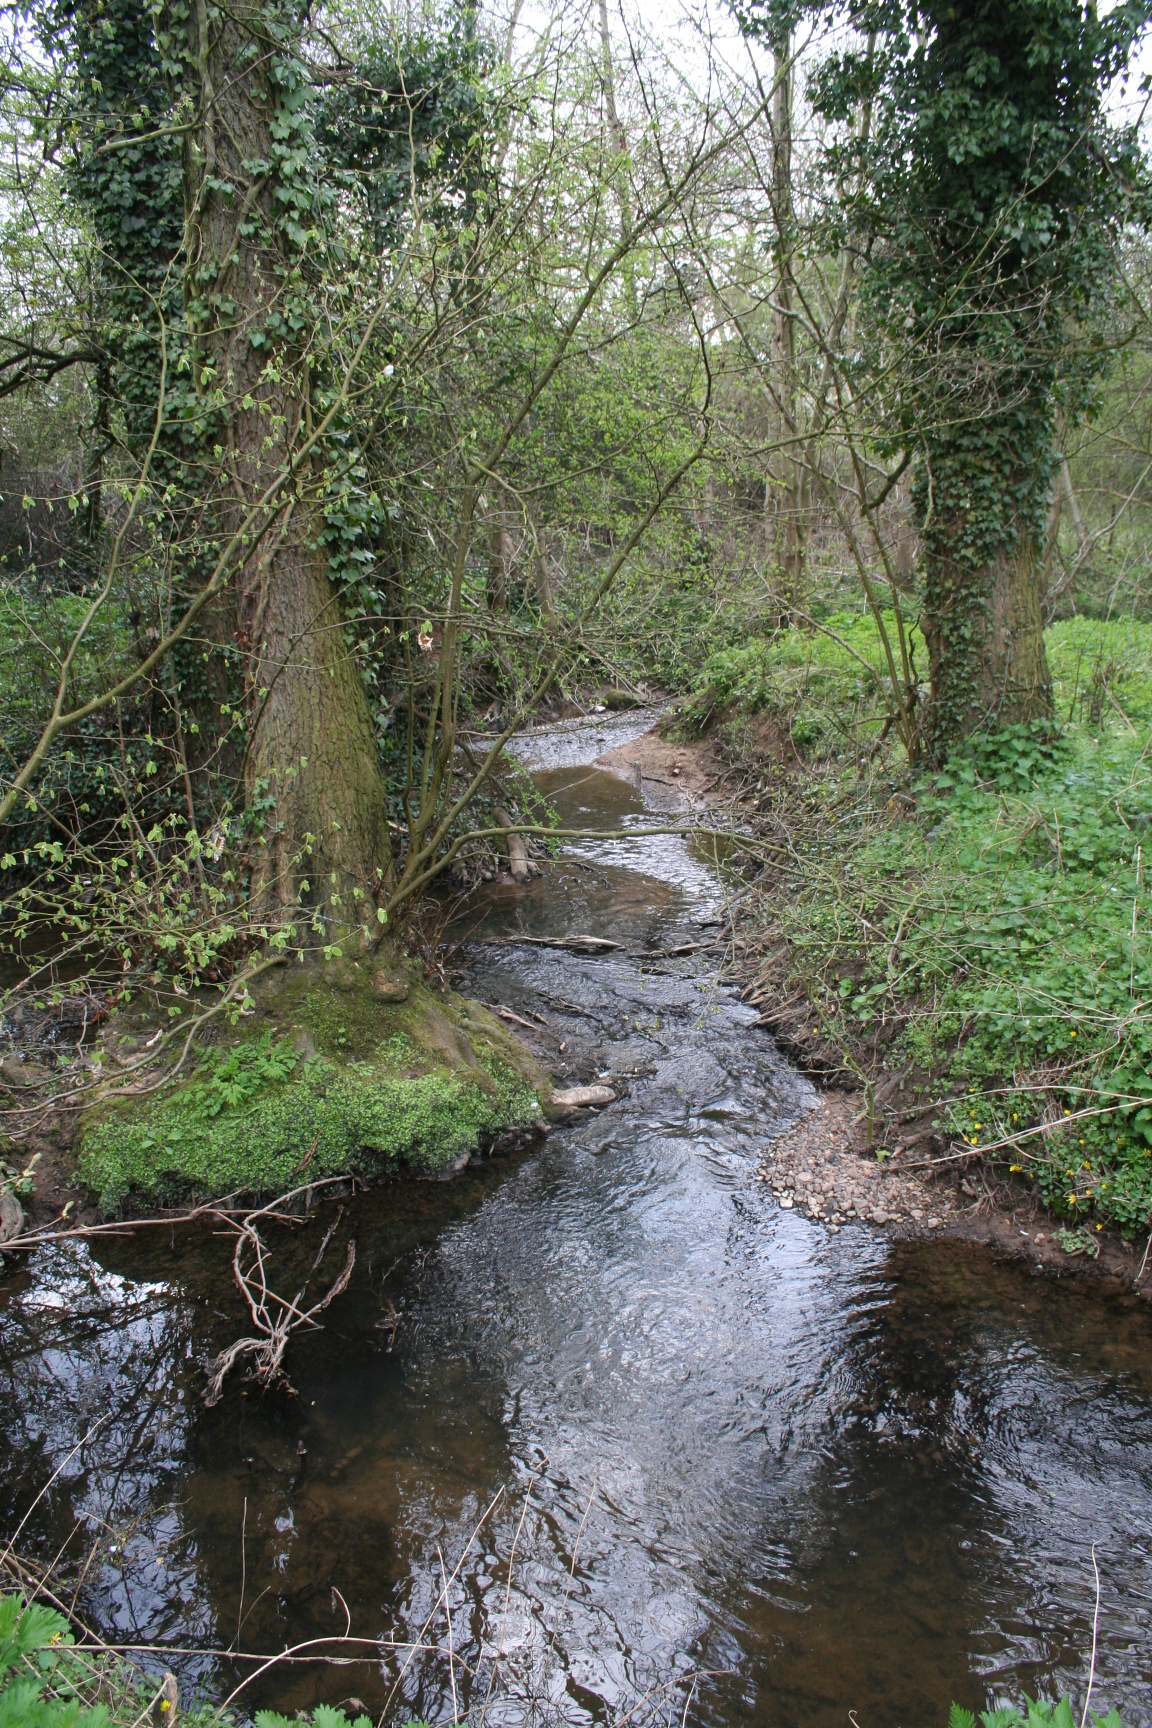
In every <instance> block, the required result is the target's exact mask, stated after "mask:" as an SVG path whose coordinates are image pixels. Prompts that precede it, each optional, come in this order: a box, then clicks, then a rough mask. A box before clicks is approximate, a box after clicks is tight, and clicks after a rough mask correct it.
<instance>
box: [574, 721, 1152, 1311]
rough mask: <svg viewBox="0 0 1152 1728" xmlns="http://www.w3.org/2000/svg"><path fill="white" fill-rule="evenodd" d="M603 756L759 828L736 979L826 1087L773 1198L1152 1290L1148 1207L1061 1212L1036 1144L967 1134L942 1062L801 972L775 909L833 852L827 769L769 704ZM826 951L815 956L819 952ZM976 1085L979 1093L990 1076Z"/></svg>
mask: <svg viewBox="0 0 1152 1728" xmlns="http://www.w3.org/2000/svg"><path fill="white" fill-rule="evenodd" d="M599 765H600V766H602V767H606V768H608V769H610V770H611V771H612V772H613V773H616V774H619V775H621V776H622V777H624V778H625V779H628V780H630V782H631V783H632V784H633V785H634V786H642V787H643V792H644V797H645V799H646V801H647V802H648V804H649V805H650V806H651V807H652V808H662V809H666V810H673V809H677V808H679V809H683V810H685V811H696V812H697V813H698V814H700V815H701V816H703V817H705V818H706V819H710V820H712V821H717V822H718V824H720V825H722V824H725V823H726V824H729V825H730V826H731V827H732V828H733V829H734V830H735V831H737V832H739V833H742V834H744V835H746V836H747V837H748V845H747V850H746V851H745V852H744V853H743V856H742V857H741V858H740V860H739V862H740V864H741V866H742V872H741V873H742V876H743V882H742V883H741V882H738V881H734V882H733V883H732V885H731V887H730V889H729V892H728V894H727V896H726V907H727V916H728V918H729V927H728V935H727V942H726V948H725V957H724V958H725V972H726V976H727V977H729V978H730V979H731V980H733V981H734V982H735V983H736V984H737V985H738V986H739V987H741V991H742V997H743V999H745V1000H748V1001H750V1002H751V1003H752V1004H753V1005H754V1006H755V1007H756V1008H757V1009H758V1010H759V1024H761V1025H763V1026H765V1027H766V1028H767V1029H768V1030H769V1031H770V1032H771V1033H772V1035H773V1037H774V1039H775V1040H776V1043H777V1044H778V1046H779V1047H780V1048H781V1049H782V1050H783V1051H784V1052H785V1054H786V1055H787V1056H788V1057H789V1058H790V1059H791V1060H792V1061H793V1062H794V1063H795V1064H796V1065H797V1066H798V1067H799V1068H800V1069H801V1071H802V1072H804V1073H806V1074H807V1075H809V1076H810V1078H811V1079H812V1080H813V1082H814V1084H815V1085H816V1086H817V1087H818V1088H819V1089H820V1091H821V1094H822V1096H821V1103H820V1107H819V1108H818V1109H817V1110H816V1111H814V1112H813V1113H812V1115H811V1116H809V1117H806V1118H804V1119H803V1120H801V1121H800V1122H798V1123H797V1124H796V1125H795V1126H794V1127H793V1128H792V1129H791V1130H790V1131H789V1133H788V1134H787V1135H785V1136H783V1137H782V1138H781V1140H779V1141H778V1142H777V1143H776V1144H775V1145H774V1147H773V1149H772V1152H771V1154H770V1155H769V1156H768V1157H767V1158H766V1159H765V1160H764V1162H763V1164H762V1165H761V1168H760V1177H761V1180H762V1181H763V1182H764V1183H765V1184H766V1185H767V1186H768V1187H769V1188H770V1189H771V1190H772V1192H774V1193H775V1194H776V1195H777V1196H778V1198H781V1199H782V1200H783V1201H784V1202H785V1203H790V1204H798V1205H801V1206H802V1207H803V1208H804V1210H806V1211H807V1212H808V1214H809V1215H810V1216H813V1217H815V1218H817V1219H819V1220H823V1221H824V1222H826V1223H827V1224H828V1225H829V1226H830V1227H831V1228H833V1229H837V1228H839V1226H840V1225H841V1223H843V1222H844V1220H845V1219H847V1218H850V1217H859V1218H863V1219H866V1220H868V1221H869V1222H871V1223H873V1224H875V1225H877V1226H881V1227H884V1228H886V1229H889V1230H891V1231H894V1232H898V1233H900V1234H904V1235H909V1234H911V1235H921V1234H928V1235H948V1236H951V1237H954V1238H957V1239H960V1240H963V1241H967V1242H972V1243H979V1244H983V1245H985V1246H987V1247H989V1248H990V1249H992V1250H993V1251H994V1252H995V1253H997V1254H999V1255H1006V1256H1009V1257H1010V1258H1013V1259H1019V1260H1024V1261H1028V1262H1030V1263H1033V1264H1035V1265H1037V1266H1043V1267H1044V1268H1046V1269H1047V1270H1048V1271H1050V1272H1055V1273H1057V1274H1059V1275H1061V1276H1064V1275H1072V1274H1075V1275H1081V1274H1086V1275H1088V1276H1090V1277H1092V1278H1094V1279H1101V1280H1103V1281H1104V1282H1105V1283H1106V1284H1108V1285H1110V1286H1113V1287H1115V1288H1117V1289H1120V1290H1132V1291H1133V1292H1135V1293H1136V1294H1137V1295H1139V1296H1140V1297H1141V1298H1143V1299H1145V1300H1148V1299H1152V1254H1149V1253H1148V1251H1147V1250H1148V1239H1147V1231H1148V1223H1149V1220H1147V1219H1146V1220H1145V1222H1144V1227H1143V1229H1138V1230H1137V1229H1134V1230H1132V1231H1131V1232H1130V1233H1129V1234H1127V1235H1124V1234H1121V1232H1120V1231H1118V1230H1117V1229H1115V1228H1109V1227H1108V1226H1107V1224H1095V1225H1093V1226H1092V1227H1091V1228H1088V1227H1087V1226H1086V1225H1085V1224H1084V1223H1083V1220H1082V1219H1081V1218H1077V1217H1075V1216H1073V1217H1072V1218H1069V1217H1068V1216H1067V1212H1065V1214H1064V1215H1063V1216H1059V1215H1055V1214H1053V1212H1052V1211H1051V1210H1050V1209H1049V1208H1048V1207H1047V1206H1046V1205H1045V1204H1044V1201H1043V1198H1042V1196H1041V1194H1040V1193H1039V1192H1038V1190H1037V1188H1036V1186H1035V1185H1034V1184H1032V1183H1030V1182H1029V1181H1028V1180H1027V1178H1026V1176H1025V1171H1026V1169H1027V1161H1028V1154H1027V1152H1025V1153H1024V1154H1023V1158H1024V1164H1023V1166H1021V1164H1019V1163H1016V1162H1013V1160H1014V1159H1019V1158H1020V1157H1021V1152H1020V1149H1019V1146H1018V1145H1014V1144H1006V1145H1005V1146H1004V1149H1003V1150H1002V1151H1001V1154H1000V1156H999V1158H997V1157H995V1156H994V1155H991V1156H990V1155H988V1154H986V1153H985V1152H984V1150H983V1148H982V1147H980V1146H978V1145H977V1142H976V1140H973V1141H972V1145H971V1146H970V1144H969V1140H968V1138H967V1134H968V1132H970V1129H966V1131H965V1134H964V1135H963V1136H962V1135H961V1134H960V1133H959V1132H958V1127H959V1124H958V1121H957V1119H956V1115H955V1113H954V1109H953V1101H952V1099H951V1098H950V1096H949V1089H948V1088H944V1089H943V1091H942V1095H938V1094H937V1093H936V1092H934V1090H933V1077H932V1075H931V1074H927V1073H925V1072H924V1071H923V1069H922V1068H917V1065H916V1062H915V1061H908V1060H907V1059H905V1060H904V1061H903V1062H902V1063H899V1062H897V1061H895V1060H893V1061H892V1062H889V1060H888V1057H889V1055H890V1054H891V1052H890V1050H889V1047H888V1043H887V1041H885V1040H883V1039H879V1038H877V1036H876V1035H875V1034H876V1031H877V1030H879V1028H878V1026H877V1027H875V1028H874V1030H873V1033H872V1034H871V1035H869V1036H864V1035H863V1034H861V1033H860V1032H859V1031H857V1033H856V1035H853V1032H852V1029H851V1026H850V1024H849V1023H848V1022H847V1021H846V1020H845V1018H844V1017H843V1016H836V1015H834V1014H832V1013H830V1012H829V1007H828V1004H827V1002H826V1001H822V1000H821V999H820V997H819V993H818V991H817V990H815V989H814V988H812V987H811V981H806V980H805V978H804V977H803V976H802V970H803V968H802V965H801V956H799V955H798V953H797V952H796V951H795V950H794V949H793V947H792V945H791V943H790V941H789V938H788V936H787V935H786V934H785V933H784V932H783V931H782V929H781V923H782V920H781V918H780V915H779V914H780V911H781V910H782V909H784V908H786V907H787V905H788V902H789V900H790V898H792V897H794V896H795V894H796V892H797V888H798V884H799V883H803V882H805V881H806V877H807V876H808V875H809V874H811V866H812V864H813V863H815V864H817V865H818V866H820V867H823V866H824V862H825V858H826V856H827V854H828V852H829V851H830V850H831V848H830V846H829V844H828V835H827V832H826V830H824V829H823V823H824V813H823V808H822V806H823V804H824V802H825V801H826V799H825V793H824V790H823V788H822V786H821V781H820V776H819V774H818V773H817V772H814V771H813V770H812V769H811V768H810V767H809V766H808V765H807V764H806V763H805V761H804V759H803V757H802V756H801V755H800V753H799V751H797V749H796V748H795V746H794V745H792V744H791V742H790V740H789V739H788V737H787V735H786V734H785V733H784V732H783V731H782V729H781V727H780V725H779V724H778V722H777V721H776V720H775V719H774V718H773V717H771V716H770V715H767V714H765V715H759V716H754V717H753V718H751V719H748V720H745V721H744V722H743V723H742V724H741V725H740V726H739V727H736V728H732V727H726V726H725V725H724V724H723V717H722V716H720V717H717V718H716V719H715V720H714V721H713V722H712V723H711V724H710V725H709V726H708V728H707V729H706V731H705V732H704V734H703V735H702V736H699V737H694V736H692V735H691V732H690V730H689V731H688V732H687V733H686V731H685V727H684V724H683V721H682V720H681V718H680V711H679V710H671V711H668V712H666V713H665V714H664V715H663V716H662V717H661V719H660V721H659V722H658V724H657V726H656V727H654V728H653V730H652V731H651V732H649V733H648V734H646V735H645V736H643V737H641V738H639V739H634V740H631V741H630V742H629V743H628V744H627V745H626V746H616V747H615V748H613V749H611V750H610V751H608V752H607V753H606V754H605V755H603V756H602V757H601V758H599ZM892 807H893V808H895V804H894V805H893V806H892ZM765 848H766V850H765ZM901 928H903V926H902V927H901ZM899 934H900V932H897V941H899ZM826 958H827V956H826V955H821V956H820V964H821V965H823V964H824V962H825V960H826ZM848 959H849V962H850V964H845V963H844V962H843V961H842V962H841V964H843V965H844V975H845V976H846V977H848V976H851V975H852V973H853V972H854V971H858V970H859V962H858V961H857V960H856V959H855V957H853V956H849V957H848ZM840 976H841V974H840V972H839V971H838V972H837V973H836V978H837V980H839V979H840ZM1073 1035H1075V1034H1073ZM986 1083H987V1082H986ZM970 1091H971V1092H972V1093H974V1094H977V1096H978V1098H979V1099H982V1098H983V1097H984V1093H983V1087H982V1086H974V1087H972V1088H970ZM995 1109H996V1105H995V1103H994V1102H992V1103H986V1104H985V1108H984V1109H983V1110H980V1111H977V1109H976V1107H975V1104H974V1103H973V1101H972V1100H969V1101H968V1102H967V1105H966V1108H965V1110H964V1112H963V1113H964V1114H965V1116H966V1117H967V1118H971V1117H973V1116H975V1115H976V1114H981V1115H985V1116H986V1115H987V1114H988V1112H989V1111H991V1110H995ZM1000 1113H1001V1112H999V1111H998V1112H997V1114H1000ZM1067 1113H1068V1112H1067V1111H1065V1112H1064V1114H1065V1115H1067ZM1050 1116H1051V1119H1050V1120H1049V1118H1048V1117H1046V1118H1045V1122H1046V1128H1045V1137H1046V1138H1047V1136H1048V1135H1051V1136H1052V1137H1053V1139H1054V1143H1058V1142H1059V1139H1060V1126H1061V1125H1060V1121H1059V1116H1060V1112H1059V1111H1056V1112H1054V1113H1051V1112H1050ZM974 1126H975V1127H976V1129H977V1130H980V1129H981V1128H982V1126H983V1124H982V1123H981V1122H980V1121H975V1123H974ZM985 1138H987V1135H985ZM972 1146H976V1150H975V1151H973V1150H972ZM1076 1161H1077V1160H1075V1159H1073V1160H1072V1162H1076ZM1009 1166H1011V1168H1009ZM1071 1174H1072V1172H1071V1171H1070V1172H1069V1175H1071Z"/></svg>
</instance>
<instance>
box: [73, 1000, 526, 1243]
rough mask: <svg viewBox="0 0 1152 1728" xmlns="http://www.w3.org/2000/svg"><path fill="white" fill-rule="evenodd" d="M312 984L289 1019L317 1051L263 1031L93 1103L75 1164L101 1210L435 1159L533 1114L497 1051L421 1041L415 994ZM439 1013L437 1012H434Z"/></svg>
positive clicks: (420, 1167)
mask: <svg viewBox="0 0 1152 1728" xmlns="http://www.w3.org/2000/svg"><path fill="white" fill-rule="evenodd" d="M328 995H329V993H328V992H315V993H310V994H309V995H308V997H307V998H306V999H305V1000H304V1001H303V1002H302V1003H301V1004H300V1005H298V1007H297V1009H296V1013H297V1016H298V1018H299V1020H300V1022H301V1024H302V1025H305V1026H306V1027H307V1028H308V1033H307V1039H306V1040H304V1041H305V1042H307V1041H310V1040H314V1041H315V1043H316V1044H318V1045H319V1046H320V1048H319V1051H318V1053H316V1054H314V1055H311V1056H309V1057H308V1058H307V1059H304V1058H302V1057H301V1056H300V1054H299V1053H298V1051H297V1050H295V1049H293V1048H292V1046H291V1044H290V1043H289V1041H288V1040H287V1039H280V1040H277V1041H273V1038H272V1034H271V1033H270V1032H265V1033H264V1034H263V1035H262V1036H260V1037H259V1038H255V1037H253V1038H251V1039H248V1040H242V1041H241V1042H240V1043H238V1044H236V1045H234V1046H233V1047H232V1049H231V1050H229V1051H228V1052H227V1053H226V1054H221V1055H219V1056H211V1057H209V1058H208V1059H207V1060H206V1061H204V1062H203V1063H202V1064H201V1066H200V1068H199V1069H198V1070H197V1071H196V1073H195V1074H194V1075H193V1077H192V1078H191V1079H190V1080H188V1081H187V1082H185V1083H184V1084H182V1085H176V1086H173V1087H172V1088H171V1089H169V1090H168V1091H165V1092H162V1093H159V1094H155V1095H153V1096H152V1097H151V1098H146V1099H144V1100H129V1101H127V1102H125V1103H123V1104H118V1105H113V1106H110V1107H108V1108H106V1109H105V1110H104V1111H103V1112H100V1113H96V1112H94V1113H93V1114H92V1117H91V1119H89V1120H87V1121H86V1122H85V1123H84V1124H83V1126H82V1131H81V1135H80V1139H79V1147H80V1170H81V1173H82V1174H83V1176H84V1179H85V1180H86V1181H87V1182H88V1183H90V1185H91V1186H92V1187H93V1189H95V1191H96V1193H97V1194H98V1196H99V1199H100V1204H101V1206H102V1207H103V1208H104V1210H105V1211H109V1210H112V1209H114V1208H115V1207H117V1206H119V1205H120V1204H121V1203H122V1201H123V1200H124V1199H125V1197H126V1196H127V1195H128V1193H129V1192H130V1191H135V1192H137V1193H138V1194H140V1195H141V1196H142V1197H145V1198H153V1199H155V1198H164V1199H167V1200H172V1199H177V1198H180V1197H183V1196H186V1195H187V1194H188V1193H189V1192H192V1193H195V1194H198V1195H212V1194H229V1193H236V1192H238V1191H240V1190H243V1189H247V1190H251V1191H253V1192H257V1193H278V1192H283V1191H285V1190H286V1189H288V1188H290V1187H292V1186H293V1183H294V1180H299V1179H300V1174H301V1172H302V1171H303V1170H305V1169H306V1170H307V1171H308V1174H309V1176H310V1177H315V1178H317V1179H319V1178H320V1177H324V1176H338V1175H350V1174H352V1173H354V1172H356V1173H361V1174H363V1175H366V1176H381V1175H386V1174H390V1173H394V1172H395V1171H397V1170H398V1169H399V1168H401V1167H402V1166H406V1167H408V1168H410V1169H414V1170H417V1171H421V1172H424V1173H429V1172H434V1171H437V1170H441V1169H443V1167H444V1166H445V1165H446V1164H448V1163H450V1162H451V1161H452V1160H453V1159H454V1158H456V1157H458V1156H459V1155H460V1154H461V1153H462V1152H465V1151H468V1150H471V1149H472V1148H473V1147H475V1146H476V1144H477V1142H478V1141H479V1139H480V1138H481V1137H482V1136H483V1135H486V1134H497V1133H500V1132H502V1131H503V1130H505V1129H508V1128H512V1127H524V1126H527V1125H528V1124H529V1123H530V1122H532V1121H533V1120H534V1118H535V1117H536V1116H538V1114H539V1108H540V1107H539V1103H538V1101H537V1099H536V1096H535V1094H534V1093H533V1092H532V1090H531V1088H530V1087H529V1086H528V1085H527V1084H526V1083H525V1082H524V1080H523V1079H522V1078H521V1077H520V1076H519V1075H518V1074H517V1073H516V1072H515V1070H514V1069H513V1068H512V1067H511V1066H510V1065H509V1063H508V1062H507V1061H506V1060H505V1058H504V1053H503V1051H502V1050H501V1049H499V1048H497V1047H495V1046H493V1045H492V1044H491V1043H490V1042H489V1043H485V1042H484V1041H483V1040H477V1042H478V1044H479V1049H478V1061H479V1066H478V1067H477V1068H475V1069H471V1068H468V1067H465V1066H463V1065H462V1064H461V1063H460V1061H459V1058H458V1056H457V1058H456V1060H455V1061H451V1060H446V1057H448V1055H449V1052H448V1051H447V1050H446V1048H445V1047H444V1045H443V1043H441V1044H440V1046H439V1047H437V1044H436V1042H435V1041H433V1042H432V1043H431V1044H429V1043H428V1042H427V1040H426V1039H423V1038H422V1030H423V1024H424V1015H425V1012H426V1010H425V1007H424V1005H423V1002H422V1000H421V999H420V995H419V993H417V996H416V998H415V999H414V1000H413V1001H412V1002H410V1003H408V1004H406V1005H405V1006H404V1007H403V1008H398V1009H388V1010H384V1009H382V1008H381V1007H380V1005H379V1004H369V1005H368V1006H367V1009H366V1010H365V1011H360V1010H359V1005H358V1004H357V1002H356V1000H355V998H354V997H350V998H345V997H343V996H339V997H337V998H336V1001H335V1003H332V1002H330V1001H328V1000H326V998H327V997H328ZM434 1012H438V1011H434Z"/></svg>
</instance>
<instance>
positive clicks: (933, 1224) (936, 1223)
mask: <svg viewBox="0 0 1152 1728" xmlns="http://www.w3.org/2000/svg"><path fill="white" fill-rule="evenodd" d="M943 1222H944V1220H943V1218H929V1220H928V1228H929V1230H939V1228H940V1226H941V1224H943Z"/></svg>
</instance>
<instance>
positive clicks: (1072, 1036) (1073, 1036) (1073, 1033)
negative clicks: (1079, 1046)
mask: <svg viewBox="0 0 1152 1728" xmlns="http://www.w3.org/2000/svg"><path fill="white" fill-rule="evenodd" d="M1068 1036H1069V1038H1075V1036H1076V1034H1075V1032H1069V1034H1068Z"/></svg>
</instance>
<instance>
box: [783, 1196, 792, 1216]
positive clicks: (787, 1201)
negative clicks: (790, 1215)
mask: <svg viewBox="0 0 1152 1728" xmlns="http://www.w3.org/2000/svg"><path fill="white" fill-rule="evenodd" d="M793 1204H794V1202H793V1199H792V1196H791V1194H782V1195H781V1196H780V1209H781V1211H782V1212H791V1210H792V1207H793Z"/></svg>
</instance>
